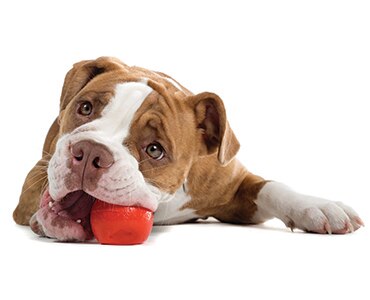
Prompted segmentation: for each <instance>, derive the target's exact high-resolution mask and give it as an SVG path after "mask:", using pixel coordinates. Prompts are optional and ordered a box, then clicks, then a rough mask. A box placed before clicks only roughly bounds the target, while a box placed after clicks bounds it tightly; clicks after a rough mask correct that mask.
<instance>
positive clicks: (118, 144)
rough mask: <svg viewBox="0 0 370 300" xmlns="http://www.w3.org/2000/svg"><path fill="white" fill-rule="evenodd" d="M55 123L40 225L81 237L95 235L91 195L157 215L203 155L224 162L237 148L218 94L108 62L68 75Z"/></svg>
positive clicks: (88, 65)
mask: <svg viewBox="0 0 370 300" xmlns="http://www.w3.org/2000/svg"><path fill="white" fill-rule="evenodd" d="M58 121H59V127H60V129H59V135H58V139H57V143H56V145H55V151H54V153H53V155H52V157H51V159H50V162H49V166H48V190H47V191H46V192H45V193H44V196H43V199H42V203H44V205H45V206H47V207H48V210H49V213H50V214H52V215H53V214H54V215H55V217H54V218H53V217H52V218H50V216H48V218H49V220H47V219H48V218H47V216H46V214H44V215H45V216H44V220H38V221H39V222H41V223H43V226H44V231H45V228H46V230H48V231H49V233H46V234H47V235H49V234H50V235H53V230H54V229H55V227H56V225H60V224H61V223H63V224H64V225H65V224H66V223H68V226H69V227H71V230H70V231H72V233H71V235H72V236H76V233H75V232H77V231H79V232H80V234H77V236H76V237H75V238H76V239H79V240H83V239H86V238H88V237H90V236H91V229H90V226H89V221H88V216H89V212H90V209H91V205H92V203H93V200H94V198H97V199H101V200H104V201H106V202H110V203H115V204H120V205H138V206H143V207H146V208H148V209H150V210H152V211H155V210H156V209H157V206H158V203H159V202H160V201H162V200H164V199H166V200H167V201H168V199H170V198H171V195H173V194H174V193H175V192H176V191H177V190H178V189H179V188H181V186H182V185H183V183H184V182H185V180H186V178H187V176H188V173H189V171H190V169H191V167H192V165H193V164H194V163H195V162H196V161H197V160H198V159H199V158H201V157H203V156H205V155H217V157H218V160H219V163H220V164H227V163H228V162H229V161H230V160H231V159H232V158H233V157H234V155H235V154H236V152H237V150H238V147H239V144H238V143H237V141H236V139H235V137H234V135H233V133H232V131H231V130H230V128H229V127H228V123H227V121H226V116H225V111H224V107H223V104H222V101H221V100H220V99H219V98H218V97H217V96H216V95H214V94H210V93H203V94H199V95H196V96H194V95H192V94H191V93H190V92H189V91H187V90H186V89H184V88H181V87H180V86H179V85H178V84H177V83H176V82H174V81H173V80H172V79H170V78H168V77H166V76H165V75H162V74H159V73H155V72H151V71H147V70H144V69H139V68H130V67H127V66H126V65H124V64H122V63H121V62H119V61H116V60H113V59H109V58H100V59H98V60H96V61H86V62H81V63H78V64H76V65H75V66H74V68H73V69H72V70H71V71H70V72H69V73H68V74H67V76H66V80H65V84H64V87H63V91H62V97H61V110H60V115H59V119H58ZM46 203H47V204H48V205H46ZM59 218H63V219H61V220H59ZM64 225H63V226H64ZM53 228H54V229H53ZM84 235H85V236H84ZM66 239H67V238H66ZM68 239H70V237H68Z"/></svg>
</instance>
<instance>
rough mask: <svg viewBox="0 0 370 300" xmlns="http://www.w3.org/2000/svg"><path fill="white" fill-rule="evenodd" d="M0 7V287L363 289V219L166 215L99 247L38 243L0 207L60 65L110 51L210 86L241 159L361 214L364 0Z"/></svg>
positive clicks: (42, 295)
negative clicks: (291, 225) (350, 225)
mask: <svg viewBox="0 0 370 300" xmlns="http://www.w3.org/2000/svg"><path fill="white" fill-rule="evenodd" d="M5 3H6V2H5V1H2V2H1V4H0V31H1V36H0V39H1V40H0V43H1V46H0V53H1V55H0V66H1V72H0V76H1V77H0V79H1V80H0V82H1V93H0V97H1V99H0V105H1V106H0V109H1V111H0V114H1V116H0V122H1V124H0V130H1V150H0V151H1V174H0V176H1V180H0V184H1V189H2V191H3V196H2V200H1V201H0V205H1V208H0V214H1V215H0V225H1V227H0V228H1V237H2V238H1V242H0V244H1V247H0V249H1V250H0V253H1V254H0V275H1V281H0V282H1V287H0V298H1V299H8V298H9V297H10V298H12V299H13V298H14V299H15V298H17V299H21V298H23V299H24V298H26V297H27V298H32V299H33V298H34V297H35V298H36V297H37V298H38V299H50V298H53V299H78V298H79V299H82V298H84V299H88V298H89V297H90V298H92V297H94V299H97V298H98V297H99V298H106V299H136V298H141V299H145V298H147V299H200V298H201V297H203V298H205V299H212V298H214V299H217V298H220V299H233V298H236V299H324V298H325V297H326V298H327V299H346V298H348V299H369V296H370V288H369V284H368V282H369V281H368V280H369V267H370V263H369V254H370V251H369V250H370V249H369V229H368V227H365V228H362V229H360V230H359V231H357V232H356V233H355V234H352V235H346V236H322V235H310V234H304V233H295V234H293V233H290V232H289V231H288V230H287V229H285V228H284V226H283V224H282V223H280V222H278V221H276V222H270V223H268V224H266V225H265V226H256V227H253V226H252V227H243V226H232V225H223V224H193V225H179V226H170V227H156V228H154V231H153V233H152V235H151V237H150V239H149V240H148V242H147V243H146V244H144V245H142V246H134V247H113V246H100V245H97V244H63V243H55V242H50V241H47V240H45V239H39V238H38V237H36V236H35V235H33V234H32V233H31V232H30V230H29V229H28V228H25V227H21V226H17V225H15V224H14V223H13V221H12V218H11V214H12V211H13V209H14V207H15V206H16V204H17V201H18V196H19V193H20V190H21V186H22V183H23V180H24V177H25V175H26V173H27V172H28V171H29V169H30V168H31V167H32V166H33V165H34V163H35V162H36V161H37V160H38V159H39V157H40V153H41V148H42V143H43V141H44V137H45V134H46V132H47V130H48V128H49V125H50V124H51V122H52V121H53V120H54V118H55V117H56V115H57V113H58V101H59V95H60V91H61V87H62V83H63V79H64V75H65V73H66V72H67V71H68V70H69V68H70V67H71V66H72V64H73V63H74V62H77V61H79V60H82V59H91V58H96V57H98V56H101V55H111V56H117V57H119V58H120V59H121V60H123V61H124V62H126V63H128V64H136V65H139V66H143V67H146V68H150V69H154V70H160V71H163V72H165V73H168V74H170V75H171V76H173V77H174V78H175V79H177V80H178V81H180V82H181V83H182V84H183V85H185V86H186V87H188V88H189V89H190V90H192V91H193V92H196V93H197V92H202V91H213V92H216V93H218V94H219V95H220V96H221V97H222V98H223V99H224V101H225V104H226V107H227V110H228V116H229V119H230V123H231V125H232V127H233V129H234V131H235V132H236V134H237V136H238V138H239V140H240V142H241V144H242V148H241V151H240V154H239V159H241V160H242V161H243V162H244V163H245V164H246V166H247V167H248V168H249V169H250V170H251V171H253V172H255V173H257V174H260V175H262V176H264V177H266V178H268V179H275V180H278V181H282V182H284V183H286V184H288V185H290V186H292V187H293V188H295V189H296V190H298V191H302V192H304V193H309V194H313V195H318V196H322V197H326V198H330V199H333V200H340V201H343V202H346V203H347V204H349V205H351V206H352V207H354V208H355V209H356V210H357V211H358V212H359V213H360V215H361V216H362V218H363V219H364V221H365V223H368V224H369V220H370V214H369V208H370V205H369V200H370V192H369V177H370V176H369V170H370V160H369V153H370V143H369V136H370V135H369V129H370V121H369V120H370V109H369V105H368V104H369V101H370V85H369V82H370V17H369V16H370V9H369V4H368V2H367V1H239V2H237V1H230V0H229V1H224V2H221V1H209V2H206V1H202V2H201V1H196V2H195V3H196V4H195V3H194V4H193V3H192V2H190V1H184V2H183V3H177V2H175V1H168V2H165V1H158V0H157V1H107V0H104V1H101V2H96V1H70V2H69V1H59V2H58V3H56V1H36V0H33V1H8V3H11V4H5ZM6 294H7V295H8V296H5V295H6ZM9 295H10V296H9ZM95 297H96V298H95Z"/></svg>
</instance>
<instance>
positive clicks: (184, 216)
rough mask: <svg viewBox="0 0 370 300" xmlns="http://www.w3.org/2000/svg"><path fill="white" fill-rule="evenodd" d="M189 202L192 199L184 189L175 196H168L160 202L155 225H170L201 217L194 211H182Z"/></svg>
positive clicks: (188, 209)
mask: <svg viewBox="0 0 370 300" xmlns="http://www.w3.org/2000/svg"><path fill="white" fill-rule="evenodd" d="M189 201H191V197H190V196H189V195H188V194H187V193H186V192H185V190H184V189H183V188H182V187H181V188H180V189H178V190H177V191H176V193H175V194H173V195H168V196H167V197H165V198H164V199H163V200H162V201H160V202H159V205H158V209H157V210H156V212H155V214H154V224H155V225H170V224H178V223H184V222H186V221H189V220H193V219H198V218H199V216H198V215H197V214H196V213H195V211H194V210H193V209H190V208H185V209H181V208H182V207H183V205H184V204H185V203H187V202H189Z"/></svg>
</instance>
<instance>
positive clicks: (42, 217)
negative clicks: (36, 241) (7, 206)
mask: <svg viewBox="0 0 370 300" xmlns="http://www.w3.org/2000/svg"><path fill="white" fill-rule="evenodd" d="M94 201H95V198H94V197H93V196H91V195H89V194H87V193H86V192H84V191H82V190H78V191H74V192H70V193H68V194H67V195H65V196H64V197H63V198H62V199H61V200H58V201H54V200H53V199H52V198H51V196H50V194H49V191H48V189H47V190H46V191H45V192H44V194H43V196H42V198H41V208H40V210H39V211H38V212H37V213H36V214H35V216H34V217H33V218H32V220H31V222H30V225H31V228H32V230H33V231H34V232H35V233H37V234H39V235H42V236H49V237H56V238H57V239H59V240H62V241H63V240H68V241H71V240H76V241H84V240H90V239H92V238H93V237H94V235H93V233H92V230H91V224H90V212H91V207H92V205H93V203H94Z"/></svg>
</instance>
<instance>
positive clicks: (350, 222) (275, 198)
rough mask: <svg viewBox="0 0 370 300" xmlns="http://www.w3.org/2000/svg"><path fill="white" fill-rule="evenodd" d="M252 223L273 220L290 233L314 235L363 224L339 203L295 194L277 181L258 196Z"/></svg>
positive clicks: (352, 212)
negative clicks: (281, 224)
mask: <svg viewBox="0 0 370 300" xmlns="http://www.w3.org/2000/svg"><path fill="white" fill-rule="evenodd" d="M255 203H256V205H257V211H256V213H255V215H254V217H253V221H254V222H256V223H259V222H264V221H266V220H268V219H271V218H273V217H276V218H279V219H280V220H282V221H283V222H284V223H285V225H286V226H287V227H290V228H291V229H292V230H293V229H294V228H299V229H302V230H305V231H308V232H316V233H342V234H343V233H347V232H352V231H354V230H356V229H358V228H360V227H361V226H362V225H363V222H362V220H361V219H360V217H359V216H358V214H357V213H356V212H355V211H354V210H353V209H352V208H351V207H349V206H347V205H345V204H343V203H341V202H333V201H329V200H325V199H322V198H317V197H312V196H307V195H303V194H299V193H297V192H295V191H293V190H291V189H290V188H288V187H287V186H285V185H283V184H281V183H278V182H268V183H266V184H265V185H264V187H263V188H262V189H261V191H260V192H259V193H258V197H257V200H256V202H255Z"/></svg>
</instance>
